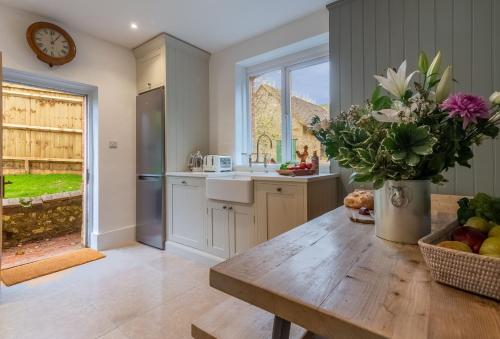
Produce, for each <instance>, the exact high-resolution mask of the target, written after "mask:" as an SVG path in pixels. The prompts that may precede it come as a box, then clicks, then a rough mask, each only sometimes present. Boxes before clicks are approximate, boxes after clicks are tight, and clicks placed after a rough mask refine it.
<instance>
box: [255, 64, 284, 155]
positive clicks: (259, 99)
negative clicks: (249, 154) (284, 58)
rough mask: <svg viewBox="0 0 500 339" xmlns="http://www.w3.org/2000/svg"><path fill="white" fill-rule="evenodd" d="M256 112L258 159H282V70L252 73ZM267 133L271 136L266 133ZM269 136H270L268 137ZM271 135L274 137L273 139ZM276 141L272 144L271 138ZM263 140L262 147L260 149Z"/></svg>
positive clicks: (256, 150)
mask: <svg viewBox="0 0 500 339" xmlns="http://www.w3.org/2000/svg"><path fill="white" fill-rule="evenodd" d="M249 81H250V86H249V88H250V90H251V93H250V106H251V107H250V109H251V112H252V147H253V149H252V151H253V152H254V153H257V152H259V159H255V161H257V162H263V161H264V154H267V155H268V157H267V158H268V160H269V161H270V162H278V163H279V162H281V147H282V140H281V130H282V127H281V71H280V70H277V71H272V72H268V73H265V74H261V75H259V76H255V77H250V78H249ZM266 136H267V137H266ZM268 137H269V138H268ZM269 139H271V140H269ZM270 141H272V145H271V142H270ZM257 143H259V149H257Z"/></svg>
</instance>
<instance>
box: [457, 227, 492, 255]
mask: <svg viewBox="0 0 500 339" xmlns="http://www.w3.org/2000/svg"><path fill="white" fill-rule="evenodd" d="M452 238H453V240H455V241H460V242H463V243H464V244H467V245H469V247H470V248H471V249H472V252H474V253H479V248H481V245H482V244H483V241H484V240H485V239H486V236H485V235H484V234H483V233H481V232H479V231H478V230H476V229H474V228H472V227H469V226H463V227H459V228H457V229H456V230H455V231H454V232H453V235H452Z"/></svg>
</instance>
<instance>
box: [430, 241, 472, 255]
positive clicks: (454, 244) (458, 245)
mask: <svg viewBox="0 0 500 339" xmlns="http://www.w3.org/2000/svg"><path fill="white" fill-rule="evenodd" d="M437 245H438V246H439V247H444V248H451V249H452V250H457V251H462V252H470V253H472V249H471V248H470V247H469V245H467V244H464V243H463V242H461V241H441V242H440V243H439V244H437Z"/></svg>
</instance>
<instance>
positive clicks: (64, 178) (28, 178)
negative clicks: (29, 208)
mask: <svg viewBox="0 0 500 339" xmlns="http://www.w3.org/2000/svg"><path fill="white" fill-rule="evenodd" d="M5 180H6V181H11V182H12V184H10V185H5V198H31V197H38V196H41V195H44V194H52V193H59V192H68V191H78V190H80V189H81V184H82V176H81V175H78V174H20V175H6V176H5Z"/></svg>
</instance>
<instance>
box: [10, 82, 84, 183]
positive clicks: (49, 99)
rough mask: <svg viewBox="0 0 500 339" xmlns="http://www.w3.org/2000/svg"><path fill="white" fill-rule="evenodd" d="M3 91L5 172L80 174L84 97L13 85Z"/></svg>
mask: <svg viewBox="0 0 500 339" xmlns="http://www.w3.org/2000/svg"><path fill="white" fill-rule="evenodd" d="M2 88H3V99H4V103H3V109H4V112H5V114H4V116H3V131H4V135H3V154H4V157H5V159H7V160H9V161H6V162H5V163H4V166H5V168H4V173H6V174H21V173H30V172H31V173H75V172H76V173H81V171H82V168H83V166H82V164H83V155H84V152H83V151H84V150H83V135H84V134H83V133H84V130H83V129H84V120H83V118H84V117H83V116H84V114H83V113H84V106H85V98H84V97H83V96H79V95H73V94H68V93H63V92H58V91H53V90H49V89H41V88H35V87H29V86H23V85H19V84H12V83H3V84H2ZM47 159H49V160H47ZM50 159H59V160H58V161H52V160H50ZM61 160H63V161H61ZM55 162H57V163H55Z"/></svg>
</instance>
